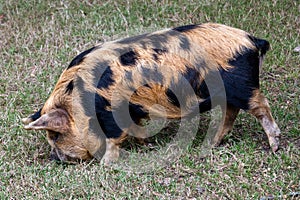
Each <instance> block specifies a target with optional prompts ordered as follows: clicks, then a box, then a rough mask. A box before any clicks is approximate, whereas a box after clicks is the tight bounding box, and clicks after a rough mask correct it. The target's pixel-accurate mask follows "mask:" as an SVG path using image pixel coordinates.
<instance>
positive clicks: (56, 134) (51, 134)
mask: <svg viewBox="0 0 300 200" xmlns="http://www.w3.org/2000/svg"><path fill="white" fill-rule="evenodd" d="M59 136H60V133H59V132H54V131H51V132H49V138H50V139H51V140H52V141H53V142H56V141H57V140H58V138H59Z"/></svg>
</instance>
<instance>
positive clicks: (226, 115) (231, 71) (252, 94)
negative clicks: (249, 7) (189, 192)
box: [22, 23, 280, 163]
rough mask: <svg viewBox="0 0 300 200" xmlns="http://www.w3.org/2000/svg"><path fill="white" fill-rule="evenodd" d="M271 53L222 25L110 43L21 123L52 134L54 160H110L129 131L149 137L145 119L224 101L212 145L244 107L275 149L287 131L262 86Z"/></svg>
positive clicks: (82, 61)
mask: <svg viewBox="0 0 300 200" xmlns="http://www.w3.org/2000/svg"><path fill="white" fill-rule="evenodd" d="M269 48H270V44H269V42H268V41H266V40H264V39H259V38H257V37H254V36H253V35H251V34H249V33H247V32H245V31H243V30H240V29H237V28H233V27H229V26H226V25H222V24H216V23H204V24H197V25H185V26H180V27H176V28H169V29H164V30H161V31H156V32H152V33H145V34H142V35H138V36H133V37H128V38H125V39H119V40H115V41H110V42H105V43H103V44H99V45H96V46H94V47H92V48H90V49H88V50H86V51H84V52H82V53H80V54H79V55H78V56H76V57H75V58H74V59H73V60H72V61H71V63H70V64H69V66H68V67H67V68H66V69H65V70H64V71H63V72H62V74H61V76H60V78H59V80H58V82H57V83H56V86H55V88H54V89H53V92H52V93H51V95H50V97H49V98H48V100H47V101H46V102H45V104H44V105H43V106H42V108H41V109H40V110H39V111H37V112H36V113H34V114H33V115H31V116H29V117H27V118H24V119H22V122H23V123H24V124H25V129H27V130H46V132H47V140H48V142H49V144H50V145H51V148H52V150H51V154H50V156H51V158H53V159H56V160H60V161H63V162H77V161H78V160H90V159H93V158H96V159H99V160H101V161H103V162H104V163H110V162H113V161H115V160H117V159H118V157H119V151H120V145H121V144H122V142H123V141H124V140H125V139H126V138H127V136H128V135H129V134H130V133H132V134H133V135H134V136H136V137H138V138H145V137H146V135H145V134H146V133H145V132H144V130H143V129H142V128H141V127H142V123H141V121H143V120H149V119H150V118H151V116H159V117H165V118H167V119H182V118H185V117H193V116H197V115H198V114H199V113H202V112H206V111H209V110H211V109H212V108H214V107H215V106H216V105H215V104H214V103H213V102H212V101H213V99H218V101H216V102H217V103H216V104H218V102H223V103H220V105H221V104H222V105H221V108H222V112H223V117H222V122H221V124H220V127H219V128H218V129H217V131H216V133H215V135H214V137H213V138H212V140H211V145H212V146H217V145H219V144H220V143H221V141H222V139H223V137H224V136H225V135H226V134H227V133H228V132H229V131H231V130H232V128H233V124H234V121H235V119H236V117H237V115H238V113H239V111H240V110H241V109H242V110H244V111H246V112H248V113H250V114H251V115H253V116H254V117H255V118H257V120H258V121H259V122H260V124H261V125H262V127H263V129H264V131H265V133H266V134H267V137H268V140H269V144H270V147H271V149H272V151H273V152H275V151H277V150H278V148H279V137H280V130H279V128H278V126H277V124H276V122H275V120H274V118H273V116H272V114H271V110H270V106H269V103H268V100H267V99H266V98H265V96H264V95H263V94H262V92H261V91H260V89H259V88H260V86H259V72H260V68H261V66H262V61H263V58H264V56H265V54H266V52H267V51H268V50H269ZM209 77H210V78H209ZM218 78H219V81H215V80H218ZM215 82H216V83H215ZM222 91H223V94H222Z"/></svg>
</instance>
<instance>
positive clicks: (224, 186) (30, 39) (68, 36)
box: [0, 0, 300, 199]
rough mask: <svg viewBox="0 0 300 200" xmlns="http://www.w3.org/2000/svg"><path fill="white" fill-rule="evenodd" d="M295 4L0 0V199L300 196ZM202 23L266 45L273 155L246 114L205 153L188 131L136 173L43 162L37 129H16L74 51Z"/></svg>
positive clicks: (44, 147)
mask: <svg viewBox="0 0 300 200" xmlns="http://www.w3.org/2000/svg"><path fill="white" fill-rule="evenodd" d="M299 9H300V6H299V3H298V2H297V1H288V0H283V1H253V0H250V1H249V0H247V1H246V0H240V1H234V0H229V1H219V0H211V1H182V0H178V1H166V0H162V1H156V0H155V1H144V0H135V1H89V0H84V1H77V0H75V1H50V0H45V1H40V0H27V1H24V0H18V1H13V0H6V1H4V0H0V66H1V67H0V126H1V133H0V156H1V160H0V198H1V199H260V198H263V197H265V199H267V198H269V199H271V197H275V198H276V197H277V198H279V196H280V195H281V197H282V198H288V199H296V197H292V196H282V195H288V194H290V193H292V192H300V178H299V177H300V168H299V166H300V151H299V150H300V134H299V133H300V127H299V119H300V102H299V97H300V91H299V90H300V89H299V88H300V87H299V81H300V80H299V66H300V55H299V53H295V52H293V49H294V48H295V47H297V46H298V45H299V44H300V41H299V38H300V29H299V27H300V18H299ZM207 21H212V22H218V23H224V24H227V25H230V26H234V27H237V28H241V29H244V30H246V31H248V32H251V33H253V34H254V35H256V36H258V37H261V38H266V39H267V40H269V41H270V42H271V44H272V50H271V51H270V52H269V53H268V55H267V57H266V59H265V63H264V66H263V71H262V73H261V87H262V90H263V91H264V93H265V94H266V96H267V97H268V98H269V100H270V102H271V107H272V110H273V115H274V116H275V118H276V121H277V122H278V124H279V126H280V128H281V130H282V138H281V149H280V151H279V152H278V153H276V154H272V153H271V152H270V149H269V147H268V143H267V138H266V136H265V134H264V133H263V130H262V128H261V126H260V125H259V124H258V123H257V122H256V120H255V119H253V118H252V117H251V116H249V115H248V114H246V113H242V114H241V115H240V116H239V117H238V120H237V121H236V124H235V128H234V130H233V132H232V133H231V134H229V135H228V136H226V138H225V140H224V143H223V144H222V145H221V146H220V147H218V148H216V149H213V150H212V151H211V152H210V154H209V155H208V156H206V157H204V158H203V157H201V156H200V148H201V147H200V146H199V145H198V144H199V143H200V142H201V141H199V140H201V137H199V138H198V137H197V138H196V140H195V141H194V143H193V145H192V146H191V147H190V148H189V149H188V151H187V152H185V153H184V154H183V155H182V156H181V157H180V158H179V159H178V160H176V161H175V162H173V163H170V164H169V165H167V166H166V167H164V168H162V169H158V170H155V171H152V172H151V173H150V172H149V173H147V172H145V173H139V174H136V173H134V172H131V173H129V172H124V171H122V170H115V169H112V168H109V167H103V166H102V165H100V164H99V163H97V162H95V161H93V162H91V163H80V164H78V165H64V164H59V163H55V162H51V161H49V160H48V156H49V152H50V147H49V145H48V144H47V142H46V139H45V133H44V132H26V131H25V130H24V129H23V127H22V125H21V123H20V119H21V118H22V117H24V116H27V115H28V114H30V113H32V111H33V110H37V109H38V108H39V107H40V106H41V105H42V104H43V102H44V101H45V100H46V99H47V97H48V96H49V94H50V92H51V90H52V89H53V87H54V85H55V82H56V81H57V79H58V77H59V75H60V74H61V72H62V70H63V69H64V68H65V67H67V65H68V64H69V62H70V61H71V59H72V58H73V57H74V56H75V55H77V54H78V53H79V52H81V51H83V50H85V49H87V48H89V47H91V46H93V45H95V44H96V43H99V42H103V41H107V40H110V39H111V38H119V37H124V36H127V35H133V34H137V33H141V32H145V31H149V30H157V29H161V28H164V27H172V26H178V25H183V24H190V23H203V22H207ZM204 118H205V117H204ZM204 121H207V120H204ZM203 126H205V124H203ZM298 197H299V195H298Z"/></svg>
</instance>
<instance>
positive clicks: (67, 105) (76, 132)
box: [22, 76, 102, 162]
mask: <svg viewBox="0 0 300 200" xmlns="http://www.w3.org/2000/svg"><path fill="white" fill-rule="evenodd" d="M70 83H71V81H70V80H67V79H64V78H63V76H62V77H61V78H60V80H59V82H58V84H57V85H56V87H55V89H54V91H53V92H52V94H51V95H50V97H49V99H48V100H47V101H46V103H45V104H44V106H43V108H42V109H41V110H39V111H38V112H36V113H35V114H33V115H31V116H29V117H27V118H24V119H22V122H23V123H24V124H25V129H27V130H46V132H47V140H48V142H49V144H50V145H51V147H52V150H51V156H50V157H51V158H52V159H54V160H59V161H63V162H75V161H78V160H90V159H91V158H93V157H94V156H93V155H94V154H95V152H96V151H97V150H98V149H99V148H100V146H101V144H102V143H101V141H100V140H99V139H98V138H97V137H95V136H93V135H92V134H88V128H86V127H87V126H88V121H87V120H85V121H84V120H81V125H82V126H80V123H78V121H77V122H76V123H75V121H74V109H76V106H75V108H74V106H73V104H74V102H73V100H72V95H70V90H71V89H72V87H70ZM75 112H76V110H75ZM79 120H80V119H79ZM78 124H79V125H78Z"/></svg>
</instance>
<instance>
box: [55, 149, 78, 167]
mask: <svg viewBox="0 0 300 200" xmlns="http://www.w3.org/2000/svg"><path fill="white" fill-rule="evenodd" d="M50 160H53V161H57V162H61V163H65V164H77V163H80V162H82V161H84V160H82V159H80V158H74V157H71V156H68V155H66V154H64V153H62V152H61V151H60V150H58V149H56V148H52V150H51V153H50Z"/></svg>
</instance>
